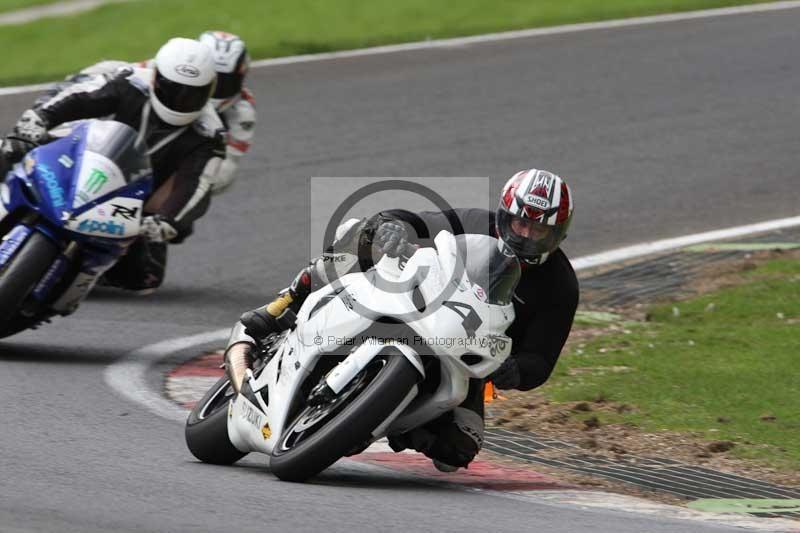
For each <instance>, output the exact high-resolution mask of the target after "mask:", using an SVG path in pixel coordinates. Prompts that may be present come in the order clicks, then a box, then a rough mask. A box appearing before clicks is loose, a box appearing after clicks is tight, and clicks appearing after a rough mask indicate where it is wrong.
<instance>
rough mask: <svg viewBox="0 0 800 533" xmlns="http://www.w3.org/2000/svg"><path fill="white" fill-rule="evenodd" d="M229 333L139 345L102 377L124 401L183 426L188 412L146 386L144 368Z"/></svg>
mask: <svg viewBox="0 0 800 533" xmlns="http://www.w3.org/2000/svg"><path fill="white" fill-rule="evenodd" d="M229 334H230V328H225V329H218V330H214V331H208V332H205V333H199V334H197V335H191V336H189V337H179V338H177V339H170V340H166V341H162V342H157V343H155V344H149V345H147V346H143V347H142V348H139V349H138V350H134V351H132V352H130V353H128V354H125V355H124V356H123V357H122V358H121V359H120V360H118V361H117V362H115V363H113V364H111V365H109V366H108V367H107V368H106V370H105V373H104V376H103V377H104V378H105V380H106V383H107V384H108V385H109V387H111V389H112V390H114V391H116V392H118V393H119V394H121V395H122V396H124V397H125V398H126V399H128V400H130V401H132V402H134V403H138V404H139V405H143V406H145V407H147V408H148V409H150V411H152V412H153V413H155V414H157V415H158V416H160V417H162V418H166V419H167V420H174V421H176V422H181V423H183V422H185V421H186V415H187V413H188V411H186V410H185V409H183V408H182V407H180V406H178V405H176V404H175V403H173V402H171V401H170V400H167V399H166V398H164V396H163V395H162V394H161V392H160V391H154V390H152V389H151V388H150V387H149V386H148V385H147V379H146V376H147V371H148V369H149V368H150V367H151V366H153V365H155V364H156V363H158V362H159V361H160V360H162V359H164V358H165V357H168V356H169V355H171V354H174V353H176V352H179V351H181V350H185V349H188V348H191V347H193V346H200V345H203V344H209V343H212V342H223V341H224V340H226V339H227V338H228V335H229Z"/></svg>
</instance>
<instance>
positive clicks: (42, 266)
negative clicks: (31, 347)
mask: <svg viewBox="0 0 800 533" xmlns="http://www.w3.org/2000/svg"><path fill="white" fill-rule="evenodd" d="M58 254H59V249H58V246H56V244H55V243H54V242H53V241H51V240H50V239H49V238H48V237H46V236H45V235H43V234H41V233H39V232H38V231H34V232H33V233H31V235H30V236H29V237H28V239H27V240H26V241H25V242H24V243H23V244H22V246H21V248H20V249H19V250H18V251H17V252H16V253H15V254H14V256H13V257H12V258H11V259H10V260H9V262H8V264H7V265H6V266H5V267H4V269H3V270H2V272H0V332H2V333H0V336H3V337H4V336H8V335H11V334H12V333H15V332H16V331H18V328H11V327H10V326H11V321H12V319H14V317H15V316H16V315H17V313H19V309H20V307H21V306H22V303H23V302H24V301H25V299H26V298H27V297H28V295H29V294H30V293H31V292H32V291H33V289H34V288H35V287H36V285H37V284H38V283H39V281H40V280H41V279H42V277H43V276H44V275H45V274H46V273H47V270H48V269H49V268H50V266H51V265H52V264H53V261H55V259H56V257H58Z"/></svg>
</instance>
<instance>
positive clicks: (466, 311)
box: [442, 301, 483, 339]
mask: <svg viewBox="0 0 800 533" xmlns="http://www.w3.org/2000/svg"><path fill="white" fill-rule="evenodd" d="M442 305H443V306H445V307H448V308H450V309H452V310H453V311H454V312H455V313H456V314H457V315H458V316H460V317H461V325H462V326H463V328H464V331H466V332H467V337H468V338H470V339H472V338H474V337H475V332H476V331H477V330H478V328H479V327H481V324H483V320H481V317H480V315H479V314H478V313H476V312H475V309H473V308H472V306H471V305H469V304H465V303H463V302H451V301H446V302H442ZM462 310H463V312H462Z"/></svg>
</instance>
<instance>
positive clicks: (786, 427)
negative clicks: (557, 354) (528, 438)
mask: <svg viewBox="0 0 800 533" xmlns="http://www.w3.org/2000/svg"><path fill="white" fill-rule="evenodd" d="M743 277H744V280H745V282H744V283H743V284H742V285H739V286H736V287H734V288H728V289H724V290H719V291H716V292H713V293H709V294H706V295H704V296H701V297H697V298H695V299H692V300H689V301H684V302H680V303H676V304H668V305H661V306H657V307H654V308H653V309H651V310H650V312H649V314H648V316H649V320H648V321H646V322H644V323H641V324H634V325H631V324H630V323H626V325H625V326H624V327H625V328H626V329H624V330H623V331H621V332H619V333H616V334H613V335H609V336H603V337H600V338H597V339H595V340H593V341H591V342H588V343H586V344H584V345H580V346H579V347H577V348H573V349H572V351H571V353H569V354H568V355H566V356H565V357H562V359H561V362H560V363H559V366H558V368H557V370H556V374H555V375H554V377H553V379H552V380H551V381H550V384H549V385H548V386H547V388H546V389H545V390H546V391H547V394H548V395H549V396H550V397H551V398H552V399H554V400H556V401H579V400H593V399H596V398H598V397H600V398H606V399H608V400H610V401H615V402H620V403H624V404H629V405H633V406H635V409H634V410H633V412H629V413H624V414H618V413H603V414H600V415H598V416H599V417H600V421H601V422H602V423H618V422H632V423H634V424H636V425H637V426H639V427H640V428H642V429H643V430H645V431H663V430H669V431H680V432H694V433H696V434H700V435H703V436H705V437H706V438H708V439H713V440H720V439H726V440H730V441H732V442H734V443H735V444H736V446H735V448H734V449H733V450H732V452H731V453H733V454H734V455H738V456H739V457H743V458H755V459H759V460H765V461H766V462H768V463H770V464H772V465H773V466H778V467H781V468H791V469H794V470H800V262H798V261H792V260H775V261H771V262H768V263H765V264H764V265H762V266H760V267H758V268H757V269H755V270H752V271H749V272H747V273H745V274H743Z"/></svg>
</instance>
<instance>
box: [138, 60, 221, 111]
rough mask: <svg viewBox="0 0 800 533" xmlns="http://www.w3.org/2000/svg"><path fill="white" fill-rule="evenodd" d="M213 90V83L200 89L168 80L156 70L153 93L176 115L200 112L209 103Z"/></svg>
mask: <svg viewBox="0 0 800 533" xmlns="http://www.w3.org/2000/svg"><path fill="white" fill-rule="evenodd" d="M213 89H214V82H213V81H212V82H211V83H209V84H207V85H201V86H199V87H196V86H193V85H184V84H183V83H178V82H176V81H172V80H168V79H167V78H165V77H164V76H162V75H161V73H160V72H158V70H156V77H155V80H154V81H153V91H154V93H155V96H156V98H158V100H159V101H160V102H161V103H162V104H164V106H166V107H167V108H168V109H171V110H172V111H175V112H176V113H194V112H195V111H200V110H201V109H202V108H203V106H204V105H206V102H208V99H209V97H210V96H211V92H212V91H213Z"/></svg>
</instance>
